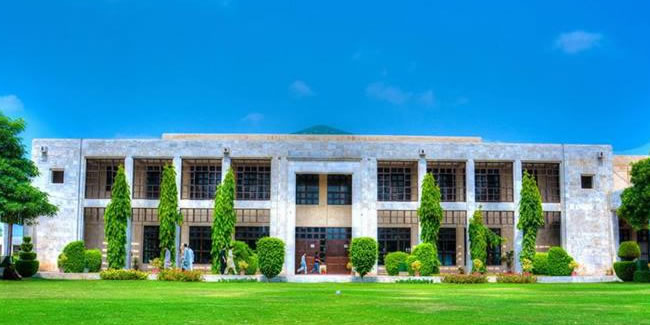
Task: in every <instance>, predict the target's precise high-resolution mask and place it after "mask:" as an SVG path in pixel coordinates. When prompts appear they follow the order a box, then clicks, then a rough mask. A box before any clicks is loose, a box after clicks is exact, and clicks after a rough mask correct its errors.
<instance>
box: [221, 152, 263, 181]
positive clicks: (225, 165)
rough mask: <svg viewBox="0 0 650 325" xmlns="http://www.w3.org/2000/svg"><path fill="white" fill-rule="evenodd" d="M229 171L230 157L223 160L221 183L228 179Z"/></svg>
mask: <svg viewBox="0 0 650 325" xmlns="http://www.w3.org/2000/svg"><path fill="white" fill-rule="evenodd" d="M228 169H230V157H229V156H224V157H223V159H221V181H222V182H223V180H224V179H226V173H228ZM271 172H273V169H271Z"/></svg>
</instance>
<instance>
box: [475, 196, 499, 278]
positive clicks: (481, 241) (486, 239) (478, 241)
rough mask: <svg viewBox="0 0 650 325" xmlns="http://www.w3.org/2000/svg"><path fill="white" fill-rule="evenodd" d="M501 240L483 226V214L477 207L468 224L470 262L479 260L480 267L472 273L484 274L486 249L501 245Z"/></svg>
mask: <svg viewBox="0 0 650 325" xmlns="http://www.w3.org/2000/svg"><path fill="white" fill-rule="evenodd" d="M502 242H503V238H502V237H500V236H498V235H497V234H495V233H494V232H493V231H492V230H490V228H488V227H486V226H485V225H484V224H483V213H482V211H481V207H480V206H479V207H478V209H476V211H474V214H473V215H472V219H471V220H470V222H469V251H470V254H471V256H472V260H476V259H478V260H480V261H481V267H480V268H479V269H473V270H472V272H480V273H485V271H486V269H485V265H486V264H487V263H486V262H487V248H488V247H493V246H496V245H501V243H502Z"/></svg>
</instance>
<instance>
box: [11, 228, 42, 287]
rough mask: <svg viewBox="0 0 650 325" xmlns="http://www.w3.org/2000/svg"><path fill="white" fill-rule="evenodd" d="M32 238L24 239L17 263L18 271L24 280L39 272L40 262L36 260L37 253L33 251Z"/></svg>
mask: <svg viewBox="0 0 650 325" xmlns="http://www.w3.org/2000/svg"><path fill="white" fill-rule="evenodd" d="M33 248H34V245H32V238H31V237H23V243H22V245H20V253H19V258H18V260H17V261H16V271H18V274H20V276H22V277H23V278H29V277H31V276H32V275H34V274H36V272H38V265H39V263H38V261H37V260H36V253H34V252H33V251H32V249H33Z"/></svg>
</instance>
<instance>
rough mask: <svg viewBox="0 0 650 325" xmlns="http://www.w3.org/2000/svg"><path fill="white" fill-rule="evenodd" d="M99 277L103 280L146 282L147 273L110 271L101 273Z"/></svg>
mask: <svg viewBox="0 0 650 325" xmlns="http://www.w3.org/2000/svg"><path fill="white" fill-rule="evenodd" d="M99 277H100V278H101V279H102V280H146V279H147V273H145V272H142V271H136V270H123V269H117V270H116V269H108V270H104V271H101V272H100V273H99Z"/></svg>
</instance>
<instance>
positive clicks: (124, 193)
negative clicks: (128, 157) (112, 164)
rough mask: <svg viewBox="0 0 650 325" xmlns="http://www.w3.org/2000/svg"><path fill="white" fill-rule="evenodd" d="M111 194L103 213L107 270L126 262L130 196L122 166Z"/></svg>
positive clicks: (118, 267) (119, 266) (121, 265)
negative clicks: (106, 244)
mask: <svg viewBox="0 0 650 325" xmlns="http://www.w3.org/2000/svg"><path fill="white" fill-rule="evenodd" d="M111 194H112V195H111V201H110V203H108V206H107V207H106V212H105V213H104V234H105V235H106V241H107V242H108V247H107V252H106V260H107V262H108V268H109V269H121V268H124V265H125V260H126V247H125V245H126V235H127V234H126V229H127V223H128V220H129V218H131V194H130V192H129V185H128V184H127V182H126V174H125V172H124V167H123V166H120V167H119V169H118V170H117V175H115V181H114V182H113V190H112V193H111Z"/></svg>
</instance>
